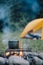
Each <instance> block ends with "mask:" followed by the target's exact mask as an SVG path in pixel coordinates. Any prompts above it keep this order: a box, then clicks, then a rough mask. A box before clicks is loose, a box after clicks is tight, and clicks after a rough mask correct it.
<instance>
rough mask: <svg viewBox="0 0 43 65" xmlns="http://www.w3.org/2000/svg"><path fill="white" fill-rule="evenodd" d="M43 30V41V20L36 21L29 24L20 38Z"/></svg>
mask: <svg viewBox="0 0 43 65" xmlns="http://www.w3.org/2000/svg"><path fill="white" fill-rule="evenodd" d="M40 28H41V29H42V33H41V40H43V18H39V19H35V20H33V21H31V22H30V23H28V24H27V25H26V27H25V29H24V30H23V32H22V33H21V35H20V37H21V38H23V37H24V36H25V35H26V34H27V33H29V32H30V31H31V32H36V31H37V30H39V29H40Z"/></svg>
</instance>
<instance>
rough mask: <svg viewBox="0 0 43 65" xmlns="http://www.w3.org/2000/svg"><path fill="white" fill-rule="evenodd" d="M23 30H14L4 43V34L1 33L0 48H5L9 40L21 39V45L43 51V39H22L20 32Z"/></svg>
mask: <svg viewBox="0 0 43 65" xmlns="http://www.w3.org/2000/svg"><path fill="white" fill-rule="evenodd" d="M21 32H22V31H15V32H12V33H11V34H10V35H8V36H7V37H6V39H7V42H6V41H5V42H4V44H3V42H2V38H3V34H2V33H0V50H5V48H6V47H7V46H8V40H15V39H17V40H19V41H20V47H22V48H31V49H32V50H33V51H42V52H43V41H42V40H30V39H20V34H21Z"/></svg>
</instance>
